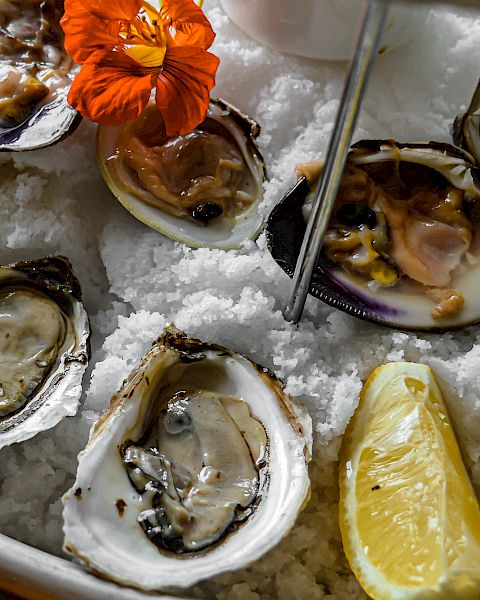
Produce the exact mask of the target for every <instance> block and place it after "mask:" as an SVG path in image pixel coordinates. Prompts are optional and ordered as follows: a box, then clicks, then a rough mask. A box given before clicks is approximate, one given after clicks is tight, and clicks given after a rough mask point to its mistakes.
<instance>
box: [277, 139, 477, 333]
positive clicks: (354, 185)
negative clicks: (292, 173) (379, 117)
mask: <svg viewBox="0 0 480 600" xmlns="http://www.w3.org/2000/svg"><path fill="white" fill-rule="evenodd" d="M320 171H321V164H318V163H317V164H316V165H313V167H312V165H299V167H298V169H297V172H298V175H300V176H303V179H300V181H299V182H298V183H297V186H296V187H295V188H294V190H292V192H290V199H289V200H288V201H287V200H286V201H285V202H292V201H294V197H295V201H298V202H303V201H305V200H306V202H305V203H304V204H303V206H300V207H299V209H298V210H299V211H300V214H299V218H297V219H292V226H294V227H297V228H298V232H299V234H300V231H304V230H305V223H304V222H303V221H304V219H302V218H301V214H302V213H303V216H304V217H305V218H306V217H307V215H308V213H309V199H311V197H312V195H311V194H310V186H312V187H314V186H315V185H316V180H318V176H319V175H320ZM476 177H477V168H476V166H475V164H474V161H473V158H472V156H471V155H470V154H468V153H467V152H465V151H463V150H461V149H460V148H456V147H454V146H449V145H447V144H439V143H436V142H429V143H427V142H425V143H410V144H408V143H405V144H402V143H398V142H394V141H392V140H383V141H382V140H379V141H362V142H358V143H357V144H355V145H354V146H353V147H352V149H351V151H350V153H349V158H348V161H347V165H346V168H345V172H344V176H343V179H342V182H341V185H340V188H339V192H338V194H337V199H336V203H335V207H334V210H333V214H332V218H331V220H330V223H329V226H328V229H327V232H326V235H325V239H324V244H323V250H322V255H321V257H320V259H319V263H318V272H317V275H316V278H314V279H315V281H314V287H315V288H316V290H317V295H319V296H320V297H321V298H322V299H324V300H326V301H327V302H330V303H331V304H333V305H334V306H338V307H339V308H342V309H344V310H347V311H348V312H352V313H354V314H358V315H361V316H363V317H364V318H369V319H371V320H375V321H380V322H382V323H384V324H390V325H392V326H398V327H403V328H412V329H428V330H435V329H444V328H452V327H458V326H465V325H466V324H469V323H472V322H475V321H477V320H478V319H479V318H480V306H477V304H476V302H475V298H476V294H475V293H474V287H475V283H474V282H475V277H478V274H479V272H477V269H476V264H477V261H478V256H480V252H479V251H480V246H479V238H478V229H479V224H480V222H479V214H480V213H479V201H480V187H478V185H477V183H476ZM290 208H291V207H290ZM281 211H285V216H283V213H282V216H279V213H280V212H281ZM287 211H288V208H286V207H284V208H283V209H281V208H279V209H277V210H276V211H274V213H275V214H274V213H272V216H271V218H270V220H269V225H268V227H267V230H268V233H267V237H268V239H269V247H270V249H271V251H272V253H274V256H275V254H276V255H277V257H278V258H277V259H280V260H279V262H281V264H282V262H283V263H285V261H286V259H287V258H288V257H287V254H286V253H285V241H284V240H283V241H282V242H281V244H280V242H279V241H278V240H279V239H280V237H282V236H283V238H284V236H285V233H284V231H283V230H280V229H279V226H280V228H281V227H282V225H280V221H283V220H284V219H285V228H286V227H287V223H286V217H287ZM300 221H302V223H301V222H300ZM274 230H275V231H274ZM289 260H291V259H290V258H289ZM293 260H295V259H293ZM292 262H293V261H292Z"/></svg>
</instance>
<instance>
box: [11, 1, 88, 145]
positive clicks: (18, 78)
mask: <svg viewBox="0 0 480 600" xmlns="http://www.w3.org/2000/svg"><path fill="white" fill-rule="evenodd" d="M62 14H63V1H62V0H45V1H44V0H27V1H25V0H9V1H8V2H2V3H1V4H0V28H1V32H0V150H4V151H21V150H34V149H37V148H43V147H44V146H49V145H51V144H55V143H56V142H59V141H60V140H61V139H63V138H64V137H65V136H66V135H68V134H70V133H72V132H73V130H74V129H75V128H76V126H77V125H78V123H79V122H80V120H81V117H80V115H79V114H78V113H77V111H76V110H74V109H73V108H72V107H71V106H70V105H69V104H68V102H67V94H68V90H69V88H70V84H71V81H72V77H71V70H72V69H73V68H74V64H73V61H72V60H71V59H70V57H68V56H67V54H66V53H65V50H64V48H63V32H62V29H61V27H60V18H61V16H62Z"/></svg>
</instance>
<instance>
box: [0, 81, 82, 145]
mask: <svg viewBox="0 0 480 600" xmlns="http://www.w3.org/2000/svg"><path fill="white" fill-rule="evenodd" d="M81 120H82V117H81V115H80V113H78V112H77V111H76V110H75V109H74V108H72V107H71V106H70V105H69V104H68V102H67V91H65V93H64V94H62V95H61V96H58V97H57V98H55V100H53V101H52V102H50V103H48V104H44V105H43V106H40V107H39V109H38V110H37V112H35V113H34V114H33V115H31V116H30V117H29V118H28V119H27V120H26V121H24V122H23V123H20V125H17V126H16V127H10V128H2V127H0V151H3V152H22V151H25V150H38V149H39V148H44V147H45V146H51V145H52V144H56V143H57V142H60V141H61V140H63V139H64V138H65V137H67V136H68V135H70V134H71V133H73V132H74V131H75V129H76V128H77V127H78V125H79V123H80V121H81Z"/></svg>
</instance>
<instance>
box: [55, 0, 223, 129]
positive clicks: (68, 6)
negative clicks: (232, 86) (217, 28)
mask: <svg viewBox="0 0 480 600" xmlns="http://www.w3.org/2000/svg"><path fill="white" fill-rule="evenodd" d="M61 23H62V27H63V30H64V32H65V48H66V50H67V52H68V53H69V54H70V56H72V58H73V59H74V60H75V61H76V62H77V63H79V64H81V65H82V68H81V71H80V72H79V74H78V75H77V76H76V77H75V80H74V82H73V84H72V87H71V88H70V92H69V95H68V101H69V103H70V104H71V105H72V106H73V107H74V108H76V109H77V110H78V111H79V112H80V113H81V114H82V115H83V116H84V117H87V118H88V119H90V120H91V121H95V122H96V123H101V124H103V125H118V124H120V123H123V122H125V121H127V120H129V119H134V118H136V117H138V115H139V114H140V113H141V112H142V111H143V109H144V108H145V106H146V104H147V103H148V101H149V99H150V94H151V91H152V89H153V88H155V102H156V104H157V106H158V107H159V109H160V111H161V113H162V116H163V118H164V121H165V125H166V129H167V135H169V136H171V135H177V134H183V133H188V132H189V131H191V130H192V129H194V128H195V127H196V126H197V125H198V124H199V123H201V122H202V121H203V120H204V118H205V115H206V112H207V108H208V103H209V98H210V90H211V89H212V87H213V86H214V85H215V73H216V71H217V67H218V63H219V59H218V58H217V57H216V56H214V55H213V54H211V53H210V52H207V49H208V48H210V46H211V45H212V43H213V40H214V38H215V33H214V32H213V30H212V27H211V25H210V23H209V21H208V19H207V18H206V17H205V15H204V14H203V12H202V10H201V9H200V8H199V7H198V6H197V5H196V4H195V2H194V1H193V0H151V2H145V1H142V0H65V14H64V16H63V18H62V21H61Z"/></svg>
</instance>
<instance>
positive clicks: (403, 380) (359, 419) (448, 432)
mask: <svg viewBox="0 0 480 600" xmlns="http://www.w3.org/2000/svg"><path fill="white" fill-rule="evenodd" d="M339 478H340V528H341V532H342V540H343V545H344V549H345V553H346V555H347V558H348V560H349V563H350V566H351V567H352V570H353V572H354V573H355V575H356V577H357V579H358V580H359V582H360V584H361V585H362V587H363V588H364V589H365V591H366V592H367V593H368V594H369V595H370V596H371V597H372V598H374V599H375V600H390V599H392V600H393V599H395V600H396V599H414V598H422V599H424V598H425V599H427V598H438V599H440V598H441V599H445V600H446V599H448V600H454V599H455V600H456V599H467V598H468V599H470V598H471V599H472V600H473V599H477V600H478V599H479V598H480V508H479V504H478V501H477V499H476V497H475V493H474V490H473V487H472V485H471V483H470V480H469V478H468V474H467V472H466V469H465V466H464V464H463V460H462V456H461V453H460V449H459V447H458V444H457V441H456V439H455V434H454V432H453V429H452V425H451V423H450V420H449V417H448V412H447V409H446V406H445V403H444V401H443V398H442V394H441V391H440V388H439V387H438V384H437V382H436V380H435V376H434V374H433V372H432V370H431V369H430V368H429V367H427V366H425V365H420V364H416V363H390V364H387V365H384V366H382V367H379V368H378V369H376V370H375V371H374V372H373V373H372V375H371V376H370V377H369V379H368V381H367V383H366V384H365V386H364V388H363V390H362V393H361V397H360V403H359V406H358V408H357V410H356V412H355V414H354V416H353V418H352V420H351V422H350V423H349V426H348V427H347V431H346V433H345V437H344V440H343V443H342V449H341V455H340V475H339Z"/></svg>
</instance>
